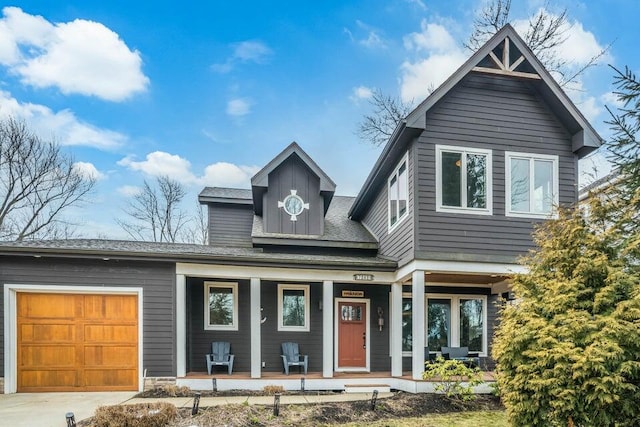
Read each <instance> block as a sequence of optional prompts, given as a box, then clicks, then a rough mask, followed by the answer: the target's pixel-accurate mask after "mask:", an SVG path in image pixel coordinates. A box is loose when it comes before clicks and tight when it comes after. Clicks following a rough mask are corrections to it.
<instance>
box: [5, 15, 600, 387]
mask: <svg viewBox="0 0 640 427" xmlns="http://www.w3.org/2000/svg"><path fill="white" fill-rule="evenodd" d="M600 142H601V138H600V137H599V136H598V134H597V133H596V131H595V130H594V129H593V128H592V127H591V125H590V124H589V123H588V122H587V121H586V119H585V118H584V116H583V115H582V114H581V113H580V111H579V110H578V109H577V108H576V106H575V105H574V104H573V103H572V102H571V101H570V100H569V98H568V97H567V96H566V95H565V94H564V92H563V91H562V90H561V88H560V87H559V86H558V84H557V83H556V82H555V81H554V80H553V78H552V77H551V75H550V74H549V73H548V72H547V71H546V70H545V69H544V67H543V66H542V65H541V64H540V62H539V61H538V60H537V59H536V58H535V56H534V55H533V54H532V52H531V51H530V50H529V49H528V48H527V47H526V46H525V44H524V42H523V41H522V39H521V38H520V37H519V36H518V35H517V34H516V32H515V31H514V29H513V28H512V27H510V26H506V27H504V28H503V29H501V30H500V31H499V32H498V33H496V34H495V35H494V36H493V37H492V38H491V39H490V40H489V41H488V42H487V43H486V44H485V45H484V46H483V47H482V48H481V49H479V50H478V51H477V52H476V53H475V54H473V55H472V56H471V57H470V58H469V60H468V61H467V62H466V63H465V64H463V65H462V66H461V67H460V68H459V69H458V70H457V71H456V72H455V73H454V74H453V75H452V76H451V77H450V78H449V79H448V80H447V81H445V82H444V83H443V84H442V86H440V87H439V88H438V89H436V90H435V91H434V92H433V93H431V95H429V97H427V99H425V100H424V101H423V102H422V103H421V104H420V105H418V107H417V108H416V109H415V110H414V111H413V112H412V113H410V114H409V115H408V117H407V118H406V120H404V121H403V122H402V123H400V124H399V126H398V127H397V129H396V130H395V133H394V134H393V136H392V137H391V138H390V140H389V142H388V144H387V145H386V146H385V148H384V150H383V151H382V153H381V155H380V157H379V159H378V161H377V162H376V163H375V165H374V166H373V168H372V170H371V173H370V174H369V176H368V178H367V179H366V181H365V183H364V185H363V187H362V189H361V190H360V192H359V194H358V195H357V196H356V197H344V196H339V195H336V185H335V183H334V182H333V181H332V180H331V178H330V177H329V176H327V174H326V173H325V172H324V171H323V170H322V168H321V167H320V166H319V165H317V164H316V163H315V162H314V161H313V159H311V157H309V155H308V154H307V153H305V151H304V150H303V149H302V148H301V147H300V146H299V145H298V144H296V143H292V144H291V145H289V146H288V147H286V148H285V149H284V150H283V151H282V152H281V153H280V154H278V155H277V156H276V157H275V158H274V159H273V160H272V161H271V162H269V163H268V164H267V165H266V166H265V167H264V168H263V169H262V170H261V171H260V172H258V173H257V174H256V175H255V176H254V177H253V178H252V179H251V189H250V190H243V189H231V188H205V189H204V190H203V191H202V192H201V193H200V196H199V200H200V202H201V203H203V204H206V205H207V206H208V210H209V224H210V225H209V227H210V233H209V234H210V244H209V245H206V246H205V245H186V244H160V243H150V242H129V241H105V240H68V241H35V242H18V243H15V242H4V243H2V244H0V283H2V285H3V292H2V294H1V298H2V299H3V301H2V305H1V306H2V307H3V308H2V316H0V319H1V320H0V321H1V322H2V327H1V328H0V331H1V333H2V341H3V346H4V351H3V352H2V354H1V356H0V357H1V358H2V360H1V361H0V369H2V371H1V372H0V374H1V375H0V376H2V377H3V378H4V391H5V392H6V393H13V392H16V391H17V392H30V391H57V390H60V391H61V390H71V391H74V390H78V391H80V390H137V389H141V388H142V387H144V384H145V381H151V380H154V379H158V378H169V379H175V381H177V382H178V383H179V384H188V385H190V386H192V387H194V388H210V387H211V378H212V377H210V376H208V375H206V374H204V373H205V372H206V365H205V354H206V353H208V351H209V348H210V343H211V342H212V341H227V342H230V343H231V349H232V352H233V353H234V354H235V363H234V367H233V370H234V374H232V375H231V376H228V375H227V374H226V373H223V374H222V375H217V373H216V377H215V378H216V380H217V381H218V384H219V385H220V384H223V383H224V384H226V385H225V386H226V387H229V388H250V387H257V388H262V387H263V386H264V385H265V384H267V383H270V384H273V383H274V382H275V383H279V384H283V385H285V386H287V387H290V386H292V383H291V381H297V382H299V381H300V379H299V377H296V376H294V377H293V378H294V380H292V379H290V378H291V377H284V376H274V375H275V374H276V373H279V372H281V371H282V362H281V358H280V346H281V343H283V342H289V341H293V342H297V343H298V344H299V345H300V348H301V350H302V351H303V352H304V353H306V354H308V355H309V367H308V368H309V371H310V373H313V375H315V376H313V377H312V376H311V375H310V376H309V379H308V385H307V387H308V388H314V387H315V388H337V389H339V388H344V386H345V381H351V382H353V381H358V380H361V381H364V380H363V379H362V378H364V377H362V378H359V379H358V378H355V379H354V378H352V377H350V375H352V376H356V375H357V373H360V372H369V373H375V375H373V376H374V377H375V376H380V377H383V380H384V381H387V384H392V385H393V388H399V389H404V390H407V391H418V390H421V389H422V388H421V386H420V384H421V383H420V382H419V381H418V380H419V379H421V374H422V372H423V367H424V362H425V358H427V357H429V356H430V355H431V354H436V353H437V352H439V351H440V347H442V346H447V345H449V346H467V347H469V349H470V350H471V351H477V352H479V353H480V358H481V364H482V365H483V366H486V367H487V368H489V369H490V368H491V367H492V366H493V362H492V361H491V358H490V354H491V344H492V332H493V328H494V325H495V322H496V320H497V319H496V317H497V302H499V301H500V298H501V296H502V295H503V294H504V293H505V292H507V291H508V289H509V277H510V275H512V274H513V273H514V272H519V271H523V267H521V266H519V265H518V264H517V262H516V259H517V257H518V256H519V255H521V254H523V253H525V252H526V251H527V250H529V249H530V248H532V246H533V243H532V239H531V231H532V227H533V226H534V225H535V224H537V223H539V222H540V221H544V220H545V219H546V218H549V217H552V216H553V215H554V206H556V205H566V204H571V203H574V202H575V201H576V200H577V195H578V190H577V182H578V179H577V177H578V169H577V163H578V159H579V158H581V157H583V156H585V155H587V154H588V153H590V152H591V151H593V150H594V149H596V148H597V147H598V145H599V144H600ZM236 373H237V374H236ZM176 378H177V379H176ZM267 378H268V379H269V382H265V379H267ZM260 381H262V382H260ZM378 381H379V380H378Z"/></svg>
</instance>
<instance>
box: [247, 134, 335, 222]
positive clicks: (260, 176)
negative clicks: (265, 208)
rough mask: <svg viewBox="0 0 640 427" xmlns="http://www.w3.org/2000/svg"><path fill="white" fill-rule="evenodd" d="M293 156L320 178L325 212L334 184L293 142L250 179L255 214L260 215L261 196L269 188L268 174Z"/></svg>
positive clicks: (333, 190) (333, 191)
mask: <svg viewBox="0 0 640 427" xmlns="http://www.w3.org/2000/svg"><path fill="white" fill-rule="evenodd" d="M293 154H296V155H297V156H298V157H299V158H300V160H302V162H303V163H304V164H305V165H306V166H307V167H308V168H309V169H310V170H311V172H313V173H314V174H316V176H317V177H318V178H320V194H322V195H323V197H324V208H325V209H324V211H325V213H326V212H327V209H328V208H329V204H330V202H331V198H332V197H333V194H334V193H335V191H336V184H335V182H333V180H332V179H331V178H329V176H328V175H327V174H326V173H325V172H324V171H323V170H322V169H320V166H318V165H317V163H316V162H314V161H313V159H312V158H311V157H310V156H309V155H308V154H307V153H306V152H305V151H304V150H303V149H302V148H301V147H300V146H299V145H298V143H297V142H295V141H293V142H292V143H291V144H289V146H288V147H287V148H285V149H284V150H282V152H280V154H278V155H277V156H276V157H274V158H273V159H272V160H271V161H270V162H269V163H267V165H266V166H265V167H263V168H262V169H261V170H260V171H259V172H258V173H256V174H255V175H254V176H253V177H252V178H251V189H252V192H253V206H254V210H255V212H256V214H258V215H262V195H263V194H264V192H265V191H266V190H267V188H268V187H269V174H270V173H271V172H273V171H274V170H275V169H276V168H277V167H278V166H280V165H281V164H282V162H284V161H285V160H287V159H288V158H289V157H290V156H291V155H293Z"/></svg>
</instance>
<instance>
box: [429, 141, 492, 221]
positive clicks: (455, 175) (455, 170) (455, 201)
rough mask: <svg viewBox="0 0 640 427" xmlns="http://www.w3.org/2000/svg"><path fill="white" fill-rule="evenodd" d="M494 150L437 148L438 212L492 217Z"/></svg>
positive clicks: (439, 146) (438, 146) (441, 146)
mask: <svg viewBox="0 0 640 427" xmlns="http://www.w3.org/2000/svg"><path fill="white" fill-rule="evenodd" d="M491 163H492V162H491V150H484V149H480V148H469V147H450V146H444V145H436V210H437V211H438V212H456V213H473V214H481V215H491V213H492V187H491Z"/></svg>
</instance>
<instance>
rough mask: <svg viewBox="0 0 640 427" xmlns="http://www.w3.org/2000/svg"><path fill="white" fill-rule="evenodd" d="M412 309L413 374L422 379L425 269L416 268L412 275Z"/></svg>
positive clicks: (414, 376) (415, 378) (414, 377)
mask: <svg viewBox="0 0 640 427" xmlns="http://www.w3.org/2000/svg"><path fill="white" fill-rule="evenodd" d="M411 303H412V305H411V309H412V311H413V315H412V320H413V330H412V333H411V338H412V341H413V349H412V376H413V379H414V380H421V379H422V373H423V372H424V328H425V321H424V271H422V270H416V271H414V272H413V275H412V277H411Z"/></svg>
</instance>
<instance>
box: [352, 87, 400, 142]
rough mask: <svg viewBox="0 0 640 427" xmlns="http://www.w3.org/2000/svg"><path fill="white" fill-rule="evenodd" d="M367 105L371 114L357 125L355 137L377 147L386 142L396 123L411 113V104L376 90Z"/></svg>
mask: <svg viewBox="0 0 640 427" xmlns="http://www.w3.org/2000/svg"><path fill="white" fill-rule="evenodd" d="M369 103H370V104H371V105H372V106H373V112H372V113H371V114H367V115H365V116H364V118H363V119H362V122H360V124H359V125H358V131H357V135H358V137H359V138H360V139H361V140H363V141H366V142H370V143H371V144H373V145H375V146H376V147H378V146H380V145H382V144H384V143H386V142H387V140H388V139H389V137H390V136H391V135H392V134H393V131H394V130H395V128H396V126H398V123H400V121H401V120H402V119H404V118H405V117H406V116H407V114H409V113H410V112H411V103H405V102H403V101H402V100H401V99H399V98H394V97H392V96H389V95H385V94H383V93H382V92H381V91H380V90H378V89H376V90H374V91H373V95H372V97H371V99H370V100H369Z"/></svg>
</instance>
